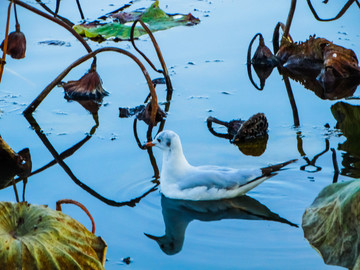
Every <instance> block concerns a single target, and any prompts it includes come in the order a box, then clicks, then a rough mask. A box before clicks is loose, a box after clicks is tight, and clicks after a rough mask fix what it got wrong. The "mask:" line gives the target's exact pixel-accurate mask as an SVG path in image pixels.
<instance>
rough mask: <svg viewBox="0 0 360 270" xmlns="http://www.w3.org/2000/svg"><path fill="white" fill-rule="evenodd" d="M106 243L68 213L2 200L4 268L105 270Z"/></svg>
mask: <svg viewBox="0 0 360 270" xmlns="http://www.w3.org/2000/svg"><path fill="white" fill-rule="evenodd" d="M106 248H107V246H106V243H105V242H104V241H103V240H102V239H101V238H100V237H97V236H95V235H94V234H92V233H91V232H89V231H88V230H87V229H86V228H85V227H84V226H83V225H82V224H80V223H79V222H78V221H76V220H74V219H73V218H71V217H69V216H68V215H66V214H64V213H62V212H60V211H55V210H52V209H49V208H47V207H46V206H41V205H30V204H28V203H26V202H22V203H11V202H0V250H1V252H0V265H1V268H2V269H22V270H28V269H104V260H105V253H106Z"/></svg>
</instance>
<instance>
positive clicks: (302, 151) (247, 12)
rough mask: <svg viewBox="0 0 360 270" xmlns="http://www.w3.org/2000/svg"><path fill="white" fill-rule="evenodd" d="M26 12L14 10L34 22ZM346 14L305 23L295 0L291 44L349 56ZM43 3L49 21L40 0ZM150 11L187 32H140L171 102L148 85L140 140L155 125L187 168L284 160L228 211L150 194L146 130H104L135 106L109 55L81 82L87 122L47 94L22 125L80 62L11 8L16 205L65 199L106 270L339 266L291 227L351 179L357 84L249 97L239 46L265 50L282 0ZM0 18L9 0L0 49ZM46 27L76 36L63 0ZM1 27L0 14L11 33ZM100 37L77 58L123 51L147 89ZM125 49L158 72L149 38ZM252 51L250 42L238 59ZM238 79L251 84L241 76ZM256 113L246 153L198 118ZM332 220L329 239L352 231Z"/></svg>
mask: <svg viewBox="0 0 360 270" xmlns="http://www.w3.org/2000/svg"><path fill="white" fill-rule="evenodd" d="M339 2H341V3H339ZM39 3H40V1H35V0H29V1H26V4H28V5H30V6H33V7H35V8H37V9H39V10H41V11H43V12H46V11H45V9H44V7H42V6H41V5H40V4H39ZM346 3H347V2H346V1H338V2H335V1H318V0H317V1H313V3H312V4H313V7H314V9H315V10H316V12H317V13H318V15H319V17H321V18H332V17H335V16H336V15H337V14H338V13H339V11H340V10H341V9H342V8H343V7H344V5H345V4H346ZM348 3H352V5H350V6H349V8H348V9H347V10H346V12H345V13H344V14H343V15H342V16H341V17H340V18H338V19H337V20H334V21H326V22H325V21H319V20H317V19H316V18H315V16H314V14H313V13H312V11H311V9H310V8H309V5H308V3H307V1H298V3H297V5H296V10H295V13H294V18H293V21H292V24H291V28H290V34H291V36H292V39H293V40H294V41H306V40H307V39H309V36H310V35H316V37H322V38H326V39H327V40H329V41H332V42H334V43H335V44H337V45H339V46H342V47H344V48H347V49H351V50H353V51H354V52H355V54H356V55H357V56H359V55H360V49H359V44H360V32H359V26H360V23H359V19H358V18H359V15H360V8H359V3H358V1H349V2H348ZM43 4H45V5H46V6H47V7H49V8H50V9H51V10H55V9H56V1H54V0H48V1H46V2H45V1H44V3H43ZM81 4H82V11H83V13H84V17H85V19H86V22H92V21H94V20H96V19H97V18H99V17H101V16H103V15H105V14H108V13H109V12H112V11H114V10H117V9H119V8H121V7H123V6H124V5H125V4H129V6H127V7H126V8H125V9H124V11H125V10H126V11H135V10H140V12H143V11H144V10H145V9H146V8H148V7H149V6H151V5H152V4H154V1H149V0H134V1H131V2H130V3H128V2H124V1H114V0H104V1H82V3H81ZM159 7H160V8H161V9H162V10H163V11H164V12H166V13H168V14H172V15H174V14H185V15H186V14H188V13H191V14H192V16H193V17H194V18H195V19H198V20H196V21H195V23H194V21H192V23H185V24H180V25H177V24H175V25H174V26H176V27H171V28H168V29H165V30H163V31H156V32H154V36H155V38H156V41H157V43H158V44H159V47H160V49H161V52H162V55H163V57H164V60H165V62H166V65H167V69H168V73H169V76H170V79H171V84H172V87H173V92H172V95H171V96H170V95H169V92H168V91H167V86H166V84H163V83H160V84H157V85H156V88H155V89H156V94H157V101H158V103H159V106H160V108H161V109H162V110H164V111H166V118H165V120H164V121H162V122H161V123H158V124H157V126H155V127H154V128H153V130H152V133H151V134H150V136H152V137H154V136H155V134H156V132H157V131H158V129H159V128H164V129H169V130H174V131H175V132H176V133H178V134H179V135H180V137H181V140H182V144H183V148H184V153H185V155H186V157H187V159H188V160H189V162H190V163H191V164H193V165H203V164H214V165H219V166H227V167H233V168H242V167H247V168H262V167H266V166H268V165H270V164H276V163H280V162H284V161H287V160H291V159H298V161H297V162H295V163H292V164H290V165H289V166H287V167H286V169H284V170H282V171H280V172H279V173H278V174H277V175H275V176H274V177H272V178H270V179H269V180H267V181H265V182H264V183H262V184H261V185H259V186H258V187H256V188H255V189H253V190H251V191H250V192H248V193H247V195H246V196H242V197H239V198H235V199H231V200H224V201H214V202H191V201H179V200H172V199H169V198H166V197H162V195H161V193H160V192H159V190H158V183H159V182H158V181H161V178H160V179H159V178H158V170H159V169H161V153H160V151H159V150H158V149H153V155H152V151H150V150H146V149H141V147H139V145H141V144H143V143H145V142H146V141H147V137H148V135H149V134H148V133H149V132H148V125H147V124H146V123H145V122H144V121H141V120H140V119H138V120H136V121H135V119H136V116H129V117H119V108H122V110H121V111H122V112H124V111H125V112H128V111H127V110H126V108H136V107H138V106H140V105H144V101H146V102H148V99H147V97H148V95H149V88H148V84H147V81H146V80H145V78H144V76H143V73H142V71H141V69H139V66H138V65H137V64H136V63H135V62H134V61H132V60H131V59H130V58H129V57H126V56H125V55H121V54H117V53H114V52H103V53H99V54H98V55H97V67H96V71H97V72H98V74H99V75H100V77H101V79H102V82H103V85H102V86H103V88H104V89H105V90H106V91H107V92H108V93H109V95H107V96H105V97H104V98H103V100H102V104H101V107H100V108H99V109H98V112H97V115H96V116H95V117H94V115H92V114H91V113H90V112H89V110H90V111H93V110H92V109H91V108H89V107H88V106H87V105H86V104H84V103H82V104H80V103H79V102H76V101H68V100H67V99H65V98H64V89H63V87H57V86H56V87H55V88H54V89H52V91H51V92H50V93H49V95H48V96H47V97H46V98H45V99H44V100H43V101H42V103H41V104H40V105H39V106H38V107H37V108H36V110H35V111H34V112H33V113H32V114H31V115H32V116H31V117H28V118H26V117H24V115H23V111H24V110H25V109H26V108H27V107H28V106H29V104H31V102H32V101H33V100H34V99H35V98H36V97H37V96H38V95H39V94H40V93H41V92H42V91H43V90H44V89H45V88H46V87H47V86H48V85H49V84H50V83H51V82H52V81H53V80H54V79H55V78H56V77H57V76H58V75H59V74H60V73H61V72H62V71H63V70H64V69H66V68H67V67H68V66H69V65H70V64H72V63H73V62H75V61H76V60H77V59H79V58H80V57H82V56H84V55H86V54H87V51H86V49H85V48H84V46H83V45H82V44H81V43H80V42H79V41H78V40H77V39H76V38H75V37H74V36H73V35H72V34H70V32H69V31H67V30H66V29H64V28H63V27H60V26H59V25H57V24H55V23H53V22H51V21H49V20H47V19H44V18H43V17H41V16H38V15H36V14H34V13H32V12H30V11H28V10H27V9H26V8H23V7H22V6H20V5H17V13H18V19H19V23H20V25H21V31H22V32H23V33H24V34H25V36H26V41H27V49H26V57H25V58H24V59H21V60H14V59H12V58H10V56H8V57H7V58H6V65H5V69H4V73H3V76H2V80H1V84H0V135H1V137H2V139H3V140H4V141H6V143H7V144H8V145H9V146H10V147H11V148H12V149H14V151H15V152H19V151H20V150H21V149H23V148H29V150H30V154H31V162H32V174H31V175H28V176H27V184H26V189H25V192H23V183H22V181H19V182H18V183H17V191H18V194H19V197H20V200H21V199H22V195H24V199H25V200H26V201H27V202H29V203H31V204H39V205H43V204H45V205H49V207H51V208H55V204H56V201H58V200H59V199H64V198H68V199H73V200H76V201H79V202H81V203H82V204H84V205H85V206H86V207H87V209H88V210H89V211H90V212H91V214H92V216H93V218H94V220H95V223H96V235H99V236H101V237H102V238H103V239H104V240H105V242H106V243H107V245H108V249H107V253H106V262H105V268H106V269H125V268H127V269H341V268H342V267H341V266H334V265H329V264H325V263H324V260H323V258H322V256H321V255H320V254H319V253H318V252H317V251H316V249H315V248H313V247H312V246H311V245H310V244H309V242H308V241H307V239H306V238H305V237H304V231H303V228H302V218H303V215H304V212H305V210H306V209H307V208H308V207H309V206H310V205H311V204H312V203H313V201H314V199H315V198H316V197H317V196H318V194H319V193H320V191H321V190H322V189H323V188H325V187H326V186H329V185H331V184H332V183H333V182H338V183H345V182H348V181H352V180H355V179H357V178H359V176H360V165H359V162H360V145H359V137H360V122H359V121H360V109H359V106H360V102H359V92H358V90H356V86H351V87H350V88H351V89H350V91H349V90H348V88H349V87H348V88H346V87H347V85H346V86H343V85H340V87H338V88H337V90H336V91H339V92H336V95H335V94H334V95H332V93H331V92H330V93H327V92H326V91H325V92H318V91H316V90H313V91H311V90H308V89H306V88H305V87H304V86H303V85H302V84H301V83H300V82H299V80H292V79H289V78H288V77H286V76H283V75H281V74H280V73H279V72H278V70H277V69H276V68H275V69H274V70H273V71H272V73H271V74H270V76H269V77H268V78H267V79H266V82H265V85H264V87H258V88H263V89H262V90H257V89H256V87H254V85H253V84H252V83H251V81H250V80H249V77H248V69H247V52H248V46H249V43H250V41H251V40H252V38H253V37H254V35H255V34H256V33H258V32H261V33H262V36H263V38H264V41H265V44H266V45H267V46H268V47H269V48H272V47H273V46H272V39H273V31H274V28H275V25H276V24H277V23H278V22H279V21H281V22H283V23H286V19H287V17H288V13H289V8H290V1H285V0H280V1H266V0H257V1H251V2H244V1H236V0H221V1H220V0H182V1H177V0H173V1H168V0H161V1H160V2H159ZM7 9H8V1H1V3H0V14H1V16H0V18H2V19H1V20H0V34H1V37H3V36H5V31H4V30H5V28H6V17H7ZM59 15H61V16H62V17H65V18H66V19H68V20H70V21H71V22H73V23H74V24H80V23H81V18H80V16H79V11H78V9H77V6H76V2H75V1H62V2H61V5H60V8H59ZM175 16H177V17H176V18H179V17H180V16H181V15H175ZM192 20H194V19H192ZM189 24H191V25H189ZM14 25H15V19H14V16H12V17H11V20H10V32H11V31H14ZM147 25H148V26H149V27H150V26H151V22H148V23H147ZM130 26H131V25H130ZM155 26H156V27H159V26H158V25H155ZM155 26H154V27H155ZM150 29H151V27H150ZM152 30H154V29H152ZM156 30H159V29H156ZM106 37H107V38H108V39H101V40H99V39H97V40H90V39H85V40H86V42H87V44H88V45H89V46H90V48H91V49H92V50H97V49H100V48H103V47H110V46H111V47H116V48H120V49H123V50H125V51H127V52H130V53H131V54H133V55H135V56H136V57H138V58H139V59H140V60H141V62H142V63H143V64H144V66H145V68H146V70H147V71H148V73H149V75H150V77H151V79H157V78H161V77H162V74H159V73H157V72H155V71H153V69H152V68H151V67H150V66H149V65H148V63H147V62H146V61H145V60H144V59H143V58H142V57H141V56H140V54H139V53H138V52H137V51H136V50H135V49H134V46H133V45H132V44H131V42H130V41H120V40H119V39H116V38H113V37H108V36H106ZM135 43H136V46H137V47H138V48H139V49H141V51H142V52H144V54H145V55H146V56H147V57H148V58H149V59H151V60H152V61H153V62H154V63H155V65H156V67H157V69H161V65H160V63H159V61H158V58H157V54H156V51H155V49H154V46H153V44H152V42H151V39H150V37H149V35H147V34H145V35H142V36H140V37H139V38H138V39H137V40H136V41H135ZM256 47H257V41H255V42H254V45H253V48H252V52H255V49H256ZM271 50H272V49H271ZM90 66H91V60H89V61H86V62H84V63H82V64H80V65H78V66H77V67H76V68H74V69H72V70H71V71H70V72H69V73H68V74H67V76H66V77H65V78H64V79H62V81H64V82H68V81H71V80H78V79H79V78H80V77H81V76H83V75H84V74H85V73H86V72H88V70H89V68H90ZM252 75H253V77H254V79H253V81H254V84H256V85H257V86H259V85H260V82H259V79H258V77H256V72H255V71H254V70H253V71H252ZM158 81H160V82H162V80H158ZM289 84H290V88H289ZM292 96H293V99H292V98H291V97H292ZM81 105H83V106H81ZM85 107H86V108H87V109H85ZM129 111H130V109H129ZM256 113H263V114H264V115H265V116H266V118H267V122H268V132H267V136H266V139H263V140H261V141H257V142H256V143H255V144H238V145H237V144H233V143H231V142H230V141H229V140H228V139H224V138H219V137H217V136H214V135H213V133H211V132H210V130H209V129H208V125H207V121H206V120H207V119H208V117H210V116H211V117H215V118H217V119H221V120H223V121H226V122H228V121H230V120H232V119H239V118H241V119H242V120H247V119H249V118H250V117H251V116H252V115H254V114H256ZM134 126H136V132H134ZM213 127H214V130H215V131H216V132H217V133H226V132H227V129H226V128H225V127H224V126H220V125H216V124H213ZM150 131H151V130H150ZM54 160H55V161H54ZM51 162H52V163H51ZM49 163H50V164H49ZM47 164H49V166H46V165H47ZM44 166H46V167H44ZM39 169H40V170H39ZM38 170H39V171H38ZM20 177H21V175H20ZM17 179H18V177H15V180H17ZM349 186H353V185H349ZM0 199H1V201H12V202H14V201H16V197H15V193H14V189H13V187H12V186H8V187H7V188H3V189H2V190H0ZM62 210H63V212H64V213H66V214H68V215H70V216H71V217H73V218H74V219H76V220H78V221H79V222H81V223H82V224H83V225H84V226H85V227H87V228H90V227H91V223H90V221H89V219H88V217H87V216H86V215H85V214H84V213H83V212H82V211H81V210H78V209H77V208H74V207H71V206H67V205H66V206H63V209H62ZM346 222H348V223H346ZM346 222H345V223H344V224H342V226H344V227H347V225H350V224H349V222H352V223H351V224H353V223H354V222H359V219H357V220H356V218H355V220H352V219H349V220H347V221H346ZM355 224H356V223H355ZM162 236H164V237H162ZM354 237H355V238H357V235H356V236H354ZM356 241H358V240H356ZM348 245H355V244H354V242H350V244H349V243H348ZM330 248H331V247H330ZM351 259H354V260H356V259H357V258H351ZM349 260H350V259H349ZM332 264H336V263H332Z"/></svg>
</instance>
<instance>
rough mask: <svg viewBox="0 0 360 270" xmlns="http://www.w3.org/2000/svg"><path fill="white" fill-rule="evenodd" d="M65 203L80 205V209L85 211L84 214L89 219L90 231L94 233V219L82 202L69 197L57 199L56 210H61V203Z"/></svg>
mask: <svg viewBox="0 0 360 270" xmlns="http://www.w3.org/2000/svg"><path fill="white" fill-rule="evenodd" d="M65 203H66V204H74V205H76V206H78V207H80V208H81V210H83V211H84V212H85V213H86V215H87V216H88V217H89V218H90V220H91V225H92V230H91V232H92V233H93V234H94V233H95V221H94V219H93V217H92V216H91V214H90V212H89V210H87V208H86V207H85V206H84V205H83V204H82V203H79V202H77V201H74V200H71V199H62V200H59V201H57V202H56V211H62V210H61V205H62V204H65Z"/></svg>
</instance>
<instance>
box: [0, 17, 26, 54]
mask: <svg viewBox="0 0 360 270" xmlns="http://www.w3.org/2000/svg"><path fill="white" fill-rule="evenodd" d="M4 46H5V45H4V41H3V42H2V43H1V45H0V48H1V50H4ZM25 52H26V38H25V35H24V34H23V32H21V31H20V24H16V31H14V32H11V33H10V34H9V36H8V44H7V50H6V54H8V55H10V56H11V57H12V58H14V59H22V58H25Z"/></svg>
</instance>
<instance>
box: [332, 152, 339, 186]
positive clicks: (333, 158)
mask: <svg viewBox="0 0 360 270" xmlns="http://www.w3.org/2000/svg"><path fill="white" fill-rule="evenodd" d="M331 152H332V161H333V165H334V178H333V183H337V181H338V178H339V166H338V163H337V159H336V151H335V149H334V148H331Z"/></svg>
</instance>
